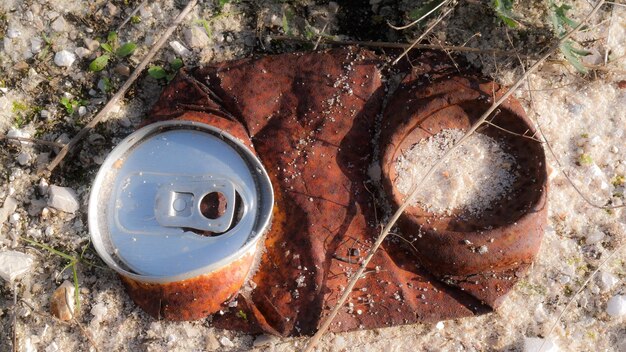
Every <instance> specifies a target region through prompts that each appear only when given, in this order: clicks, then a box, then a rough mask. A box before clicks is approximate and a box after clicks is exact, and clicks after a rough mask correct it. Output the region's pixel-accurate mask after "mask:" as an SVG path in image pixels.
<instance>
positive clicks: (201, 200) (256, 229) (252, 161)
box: [88, 120, 274, 320]
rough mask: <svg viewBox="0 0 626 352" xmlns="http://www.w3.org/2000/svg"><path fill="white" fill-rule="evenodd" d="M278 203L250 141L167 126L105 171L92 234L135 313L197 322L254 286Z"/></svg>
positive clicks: (116, 155) (114, 157)
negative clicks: (140, 310) (255, 269)
mask: <svg viewBox="0 0 626 352" xmlns="http://www.w3.org/2000/svg"><path fill="white" fill-rule="evenodd" d="M273 203H274V195H273V189H272V185H271V182H270V179H269V176H268V174H267V172H266V171H265V168H264V167H263V165H262V163H261V161H260V160H259V159H258V158H257V157H256V155H255V154H254V153H253V151H251V150H250V149H249V148H248V147H247V146H246V145H245V144H244V143H243V142H242V141H241V140H239V139H238V138H236V137H234V136H233V135H231V134H229V133H228V132H226V131H224V130H222V129H220V128H217V127H215V126H211V125H208V124H205V123H201V122H195V121H185V120H172V121H165V122H157V123H153V124H150V125H147V126H145V127H142V128H141V129H139V130H137V131H135V132H134V133H132V134H131V135H129V136H128V137H126V138H125V139H124V140H122V142H121V143H120V144H119V145H118V146H117V147H115V149H113V151H112V152H111V153H110V154H109V156H108V157H107V159H106V160H105V162H104V163H103V164H102V167H101V168H100V170H99V172H98V174H97V176H96V179H95V181H94V184H93V187H92V190H91V195H90V199H89V216H88V219H89V229H90V233H91V238H92V241H93V244H94V247H95V248H96V250H97V252H98V254H99V255H100V257H101V258H102V260H103V261H104V262H106V264H107V265H108V266H110V267H111V268H112V269H114V270H115V271H117V272H118V273H119V274H120V277H121V279H122V282H123V283H124V285H125V286H126V289H127V291H128V293H129V295H130V296H131V298H132V299H133V300H134V301H135V303H137V304H138V305H139V306H140V307H142V308H143V309H144V310H145V311H146V312H147V313H149V314H150V315H152V316H154V317H156V318H159V319H160V318H164V319H169V320H194V319H200V318H203V317H205V316H207V315H209V314H212V313H214V312H216V311H218V310H220V308H222V304H223V303H224V302H225V301H227V300H229V299H231V298H232V297H234V296H235V295H236V293H237V292H238V290H239V289H240V288H241V287H242V286H243V285H244V283H245V281H246V279H247V278H248V277H249V276H250V273H251V271H252V269H253V267H254V266H255V265H254V264H255V262H256V260H257V259H258V257H259V255H260V247H261V246H262V245H263V241H262V238H263V237H264V234H265V233H266V232H267V229H268V227H269V225H270V221H271V215H272V208H273Z"/></svg>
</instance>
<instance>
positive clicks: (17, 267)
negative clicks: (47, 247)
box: [0, 251, 33, 282]
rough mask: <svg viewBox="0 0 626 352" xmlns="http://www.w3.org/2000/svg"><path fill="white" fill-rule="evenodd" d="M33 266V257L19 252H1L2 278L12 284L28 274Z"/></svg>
mask: <svg viewBox="0 0 626 352" xmlns="http://www.w3.org/2000/svg"><path fill="white" fill-rule="evenodd" d="M32 266H33V257H31V256H30V255H29V254H26V253H22V252H18V251H3V252H0V277H2V278H3V279H4V280H5V281H8V282H12V281H13V280H15V279H17V278H18V277H19V276H21V275H23V274H25V273H26V272H28V271H29V270H30V269H31V267H32Z"/></svg>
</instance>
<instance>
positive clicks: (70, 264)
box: [21, 237, 104, 311]
mask: <svg viewBox="0 0 626 352" xmlns="http://www.w3.org/2000/svg"><path fill="white" fill-rule="evenodd" d="M21 239H22V240H24V241H26V242H28V243H29V244H31V245H33V246H35V247H39V248H42V249H45V250H47V251H48V252H50V253H53V254H56V255H58V256H60V257H61V258H63V259H66V260H67V261H68V262H67V265H65V266H64V267H63V269H62V270H61V273H63V272H64V271H65V270H67V269H68V268H71V269H72V276H73V283H74V300H75V304H76V307H75V309H76V311H78V310H79V309H80V295H79V281H78V271H77V270H76V265H77V264H78V263H80V262H82V263H85V264H87V265H89V266H94V267H97V268H101V269H104V268H103V267H101V266H99V265H96V264H94V263H91V262H89V261H87V260H85V259H84V256H85V251H87V248H89V243H87V245H86V246H85V247H83V249H82V251H81V253H80V256H78V257H76V256H73V255H70V254H67V253H64V252H61V251H59V250H57V249H54V248H52V247H50V246H47V245H45V244H43V243H39V242H37V241H33V240H31V239H28V238H25V237H21Z"/></svg>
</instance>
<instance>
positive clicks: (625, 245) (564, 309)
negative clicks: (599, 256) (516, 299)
mask: <svg viewBox="0 0 626 352" xmlns="http://www.w3.org/2000/svg"><path fill="white" fill-rule="evenodd" d="M622 248H626V243H622V245H621V246H619V247H617V248H616V249H615V250H614V251H613V252H612V253H611V254H610V255H609V256H608V257H606V259H604V260H603V261H602V263H600V265H598V267H597V268H596V270H594V271H593V273H591V275H589V277H588V278H587V280H585V282H583V284H582V286H580V289H579V290H578V291H576V293H575V294H574V295H573V296H572V297H571V298H570V300H569V301H568V302H567V304H566V305H565V307H563V309H562V310H561V313H559V316H558V317H557V318H556V320H555V321H554V323H553V324H552V327H550V330H548V333H547V334H546V335H545V336H546V339H544V340H543V342H542V343H541V345H540V346H539V349H538V350H537V352H541V350H543V346H544V345H545V344H546V342H547V341H548V340H547V337H548V336H550V334H552V332H553V331H554V329H555V328H556V326H557V325H558V323H559V321H561V318H563V315H565V312H567V309H568V308H569V307H570V306H571V305H572V303H573V302H574V299H576V297H578V295H579V294H580V293H581V292H583V290H584V289H585V287H587V284H589V282H590V281H591V279H593V278H594V277H595V276H596V274H597V273H598V272H599V271H600V269H602V267H604V265H605V264H606V263H607V262H608V261H609V259H611V258H612V257H613V256H614V255H615V253H617V252H619V251H620V250H621V249H622Z"/></svg>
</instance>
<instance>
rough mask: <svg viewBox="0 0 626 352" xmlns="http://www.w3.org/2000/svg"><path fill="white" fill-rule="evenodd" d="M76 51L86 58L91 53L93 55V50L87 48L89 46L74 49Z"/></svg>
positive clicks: (79, 55)
mask: <svg viewBox="0 0 626 352" xmlns="http://www.w3.org/2000/svg"><path fill="white" fill-rule="evenodd" d="M74 52H75V53H76V55H78V57H80V58H81V59H84V58H86V57H88V56H89V55H91V50H89V49H87V48H83V47H82V46H81V47H78V48H76V50H74Z"/></svg>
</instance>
